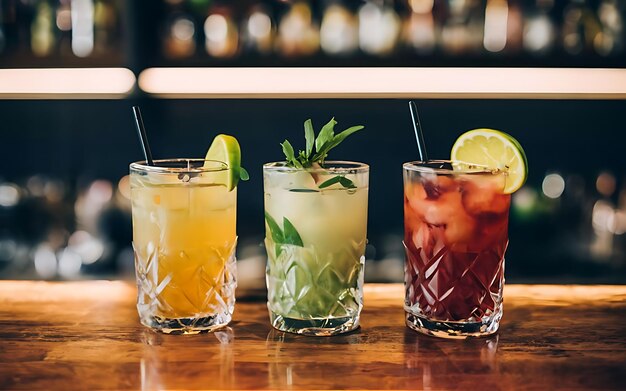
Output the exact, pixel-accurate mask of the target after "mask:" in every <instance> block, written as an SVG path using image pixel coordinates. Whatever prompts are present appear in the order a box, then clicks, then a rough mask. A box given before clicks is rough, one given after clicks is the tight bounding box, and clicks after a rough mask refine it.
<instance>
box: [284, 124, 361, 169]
mask: <svg viewBox="0 0 626 391" xmlns="http://www.w3.org/2000/svg"><path fill="white" fill-rule="evenodd" d="M335 125H337V121H335V118H334V117H333V118H331V120H330V121H329V122H328V123H327V124H326V125H324V126H323V127H322V129H321V130H320V132H319V133H318V135H317V137H315V131H314V130H313V122H312V121H311V120H310V119H307V120H306V121H304V138H305V140H306V147H305V150H304V151H302V150H300V151H298V154H297V155H296V153H295V151H294V149H293V146H292V145H291V143H290V142H289V140H285V141H284V142H283V143H281V144H280V145H281V146H282V147H283V153H284V154H285V158H286V159H287V166H289V167H295V168H310V167H312V166H313V165H314V164H315V163H317V164H319V165H320V166H323V165H324V160H326V157H327V156H328V153H329V152H330V150H331V149H333V148H335V147H336V146H338V145H339V144H341V142H343V141H344V140H345V139H346V138H347V137H348V136H350V135H351V134H353V133H355V132H357V131H359V130H361V129H363V128H364V126H362V125H357V126H352V127H350V128H348V129H346V130H344V131H342V132H340V133H338V134H335ZM314 149H315V151H314Z"/></svg>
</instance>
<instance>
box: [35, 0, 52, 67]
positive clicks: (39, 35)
mask: <svg viewBox="0 0 626 391" xmlns="http://www.w3.org/2000/svg"><path fill="white" fill-rule="evenodd" d="M54 20H55V18H54V16H53V11H52V7H51V6H50V3H49V2H48V1H40V2H39V3H38V4H37V6H36V11H35V18H34V20H33V22H32V24H31V28H30V48H31V51H32V52H33V54H34V55H35V56H37V57H46V56H49V55H50V54H52V52H53V51H54V46H55V43H56V39H55V36H54V24H55V23H54Z"/></svg>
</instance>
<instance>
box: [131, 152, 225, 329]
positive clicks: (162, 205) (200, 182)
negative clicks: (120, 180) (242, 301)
mask: <svg viewBox="0 0 626 391" xmlns="http://www.w3.org/2000/svg"><path fill="white" fill-rule="evenodd" d="M155 164H156V166H146V165H143V164H140V163H133V164H131V166H130V168H131V169H130V173H131V199H132V209H133V213H132V214H133V245H134V248H135V269H136V275H137V286H138V299H137V309H138V312H139V316H140V319H141V322H142V323H143V324H144V325H146V326H149V327H153V328H156V329H159V330H161V331H164V332H173V331H178V332H184V333H194V332H199V331H202V330H211V329H215V328H217V327H221V326H223V325H225V324H227V323H228V322H229V321H230V320H231V316H232V312H233V309H234V304H235V296H234V291H235V286H236V277H235V268H236V266H235V245H236V241H237V236H236V230H235V221H236V202H237V189H236V188H234V189H231V190H230V191H229V189H228V188H227V186H225V185H224V184H223V183H224V181H223V178H224V174H225V172H227V171H228V170H229V168H228V167H227V166H226V164H224V163H221V162H216V161H206V160H202V159H195V160H194V159H177V160H162V161H156V162H155Z"/></svg>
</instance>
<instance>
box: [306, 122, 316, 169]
mask: <svg viewBox="0 0 626 391" xmlns="http://www.w3.org/2000/svg"><path fill="white" fill-rule="evenodd" d="M304 139H305V140H306V151H305V153H304V156H306V158H307V159H308V158H309V156H311V154H312V153H313V146H314V145H315V131H314V130H313V121H311V119H307V120H306V121H304Z"/></svg>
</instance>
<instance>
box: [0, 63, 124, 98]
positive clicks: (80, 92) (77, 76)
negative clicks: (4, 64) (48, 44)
mask: <svg viewBox="0 0 626 391" xmlns="http://www.w3.org/2000/svg"><path fill="white" fill-rule="evenodd" d="M135 81H136V79H135V75H134V74H133V72H132V71H131V70H129V69H126V68H39V69H0V98H18V99H19V98H36V97H40V96H41V97H44V98H55V97H60V98H66V97H68V96H69V97H90V98H99V97H100V98H111V97H123V96H126V95H128V93H130V92H131V91H132V89H133V87H134V85H135Z"/></svg>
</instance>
